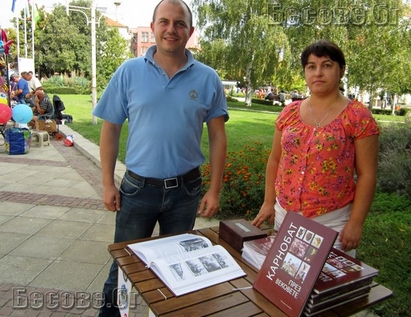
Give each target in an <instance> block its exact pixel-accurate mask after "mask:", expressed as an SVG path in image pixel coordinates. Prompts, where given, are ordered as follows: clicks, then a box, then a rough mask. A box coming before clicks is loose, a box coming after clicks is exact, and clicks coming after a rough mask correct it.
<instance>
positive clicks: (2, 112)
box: [0, 103, 11, 124]
mask: <svg viewBox="0 0 411 317" xmlns="http://www.w3.org/2000/svg"><path fill="white" fill-rule="evenodd" d="M10 118H11V109H10V107H9V106H8V105H5V104H4V103H0V124H6V123H7V122H8V121H9V120H10Z"/></svg>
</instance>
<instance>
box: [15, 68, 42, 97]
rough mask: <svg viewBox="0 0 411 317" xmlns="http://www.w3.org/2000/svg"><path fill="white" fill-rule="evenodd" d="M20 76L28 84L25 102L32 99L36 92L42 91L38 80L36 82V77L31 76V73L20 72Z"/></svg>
mask: <svg viewBox="0 0 411 317" xmlns="http://www.w3.org/2000/svg"><path fill="white" fill-rule="evenodd" d="M21 76H22V77H23V78H24V79H25V80H26V81H27V82H28V83H29V89H30V92H29V94H28V95H26V100H28V99H30V98H32V97H33V95H34V93H35V92H36V91H37V90H39V89H42V90H44V89H43V85H42V84H41V82H40V80H38V79H37V77H36V76H33V72H32V71H29V72H22V73H21Z"/></svg>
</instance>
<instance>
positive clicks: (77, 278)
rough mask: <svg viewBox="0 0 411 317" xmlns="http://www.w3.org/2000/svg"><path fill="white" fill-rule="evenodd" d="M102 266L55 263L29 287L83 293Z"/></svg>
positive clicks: (79, 263) (67, 262) (66, 262)
mask: <svg viewBox="0 0 411 317" xmlns="http://www.w3.org/2000/svg"><path fill="white" fill-rule="evenodd" d="M102 267H103V265H102V264H101V265H99V264H91V263H84V262H73V261H64V260H62V261H55V262H53V263H52V264H51V265H50V266H49V267H47V269H46V270H44V271H43V272H42V273H41V274H40V275H39V276H37V277H36V278H35V279H34V280H33V281H32V282H31V283H30V286H38V287H46V288H55V289H64V290H72V291H85V290H86V289H87V288H88V287H89V285H90V284H91V282H92V281H93V280H94V278H95V274H96V272H99V271H100V270H101V269H102Z"/></svg>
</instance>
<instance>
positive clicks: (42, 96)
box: [30, 90, 53, 127]
mask: <svg viewBox="0 0 411 317" xmlns="http://www.w3.org/2000/svg"><path fill="white" fill-rule="evenodd" d="M30 107H31V109H32V110H33V115H34V116H33V119H32V120H31V122H30V126H32V127H34V126H35V125H36V121H38V120H39V117H44V118H45V119H51V117H52V115H53V103H52V102H51V101H50V98H49V97H48V96H47V94H46V93H45V92H44V90H37V91H36V92H35V93H34V96H33V97H32V99H31V102H30Z"/></svg>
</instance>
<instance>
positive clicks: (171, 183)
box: [127, 167, 201, 189]
mask: <svg viewBox="0 0 411 317" xmlns="http://www.w3.org/2000/svg"><path fill="white" fill-rule="evenodd" d="M127 174H128V175H130V176H131V177H132V178H134V179H136V180H138V181H141V182H144V183H145V184H149V185H154V186H157V187H164V188H165V189H170V188H177V187H179V186H181V185H182V184H184V183H187V182H189V181H192V180H195V179H197V178H199V177H200V176H201V173H200V168H198V167H196V168H193V169H192V170H191V171H189V172H187V173H186V174H184V175H180V176H176V177H170V178H165V179H160V178H148V177H143V176H140V175H138V174H136V173H134V172H132V171H130V170H127Z"/></svg>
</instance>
